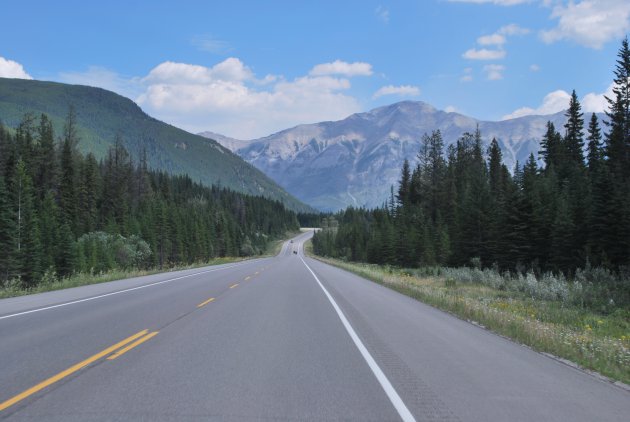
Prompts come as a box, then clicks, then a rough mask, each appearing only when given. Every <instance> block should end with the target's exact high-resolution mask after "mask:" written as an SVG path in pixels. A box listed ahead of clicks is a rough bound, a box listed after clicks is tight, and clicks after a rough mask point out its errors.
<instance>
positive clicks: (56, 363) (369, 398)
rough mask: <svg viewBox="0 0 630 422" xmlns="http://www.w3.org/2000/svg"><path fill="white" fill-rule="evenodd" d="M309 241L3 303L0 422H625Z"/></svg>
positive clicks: (590, 395) (520, 350)
mask: <svg viewBox="0 0 630 422" xmlns="http://www.w3.org/2000/svg"><path fill="white" fill-rule="evenodd" d="M310 236H311V233H310V232H309V233H305V234H302V235H300V236H298V237H296V238H294V239H293V242H292V243H289V242H287V243H285V244H284V246H283V248H282V250H281V252H280V254H279V255H278V256H276V257H274V258H263V259H255V260H250V261H244V262H240V263H236V264H226V265H218V266H213V267H206V268H199V269H194V270H185V271H178V272H170V273H162V274H155V275H151V276H145V277H138V278H133V279H127V280H120V281H115V282H111V283H103V284H98V285H92V286H84V287H78V288H74V289H68V290H62V291H55V292H49V293H42V294H37V295H32V296H24V297H18V298H11V299H3V300H0V362H1V364H0V420H4V419H6V420H16V421H17V420H46V421H105V420H107V421H111V420H120V421H128V420H146V421H186V420H221V421H224V420H227V421H232V420H234V421H247V420H264V421H270V420H272V421H273V420H281V421H288V420H289V421H292V420H296V421H304V420H326V421H334V420H356V421H390V420H391V421H396V420H406V421H411V420H417V421H424V420H431V421H433V420H435V421H484V422H485V421H622V420H624V421H625V420H627V417H628V415H630V393H628V392H627V391H625V390H623V389H621V388H619V387H617V386H615V385H612V384H610V383H608V382H606V381H603V380H600V379H598V378H595V377H593V376H591V375H588V374H586V373H584V372H581V371H579V370H576V369H574V368H571V367H569V366H566V365H564V364H562V363H560V362H557V361H555V360H553V359H550V358H548V357H546V356H543V355H541V354H539V353H536V352H534V351H532V350H530V349H528V348H526V347H523V346H520V345H518V344H515V343H513V342H511V341H509V340H506V339H504V338H502V337H499V336H496V335H494V334H492V333H489V332H488V331H486V330H483V329H482V328H480V327H477V326H474V325H472V324H469V323H467V322H465V321H461V320H459V319H457V318H455V317H453V316H451V315H449V314H447V313H444V312H442V311H439V310H436V309H434V308H432V307H430V306H427V305H424V304H422V303H420V302H418V301H416V300H413V299H411V298H408V297H406V296H404V295H401V294H399V293H397V292H394V291H392V290H389V289H387V288H385V287H383V286H380V285H378V284H375V283H372V282H370V281H367V280H364V279H362V278H360V277H357V276H355V275H353V274H350V273H347V272H345V271H342V270H340V269H337V268H334V267H331V266H329V265H327V264H324V263H321V262H319V261H316V260H313V259H310V258H307V257H305V256H304V254H303V250H302V248H303V242H304V241H305V240H307V239H308V238H309V237H310ZM294 252H296V253H294Z"/></svg>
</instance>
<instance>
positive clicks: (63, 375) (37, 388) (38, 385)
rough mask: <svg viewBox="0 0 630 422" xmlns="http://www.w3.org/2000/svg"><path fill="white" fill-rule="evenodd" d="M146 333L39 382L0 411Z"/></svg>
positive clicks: (8, 402) (0, 407) (140, 333)
mask: <svg viewBox="0 0 630 422" xmlns="http://www.w3.org/2000/svg"><path fill="white" fill-rule="evenodd" d="M147 332H148V330H142V331H140V332H139V333H136V334H134V335H132V336H130V337H127V338H126V339H124V340H123V341H121V342H118V343H116V344H114V345H113V346H110V347H108V348H107V349H105V350H103V351H102V352H99V353H97V354H95V355H94V356H92V357H89V358H87V359H86V360H84V361H82V362H79V363H77V364H76V365H74V366H71V367H70V368H68V369H66V370H65V371H62V372H60V373H58V374H57V375H54V376H52V377H50V378H48V379H47V380H45V381H42V382H40V383H39V384H37V385H36V386H34V387H31V388H29V389H28V390H26V391H24V392H22V393H20V394H18V395H17V396H15V397H13V398H10V399H9V400H7V401H5V402H4V403H0V411H2V410H4V409H6V408H8V407H10V406H13V405H14V404H15V403H18V402H20V401H22V400H24V399H25V398H27V397H29V396H31V395H33V394H35V393H37V392H38V391H41V390H43V389H44V388H46V387H48V386H49V385H52V384H54V383H56V382H57V381H59V380H61V379H63V378H65V377H67V376H69V375H72V374H74V373H75V372H77V371H78V370H80V369H82V368H85V367H86V366H88V365H89V364H91V363H92V362H95V361H97V360H99V359H100V358H102V357H103V356H107V355H109V354H110V353H112V352H113V351H115V350H117V349H119V348H121V347H123V346H124V345H125V344H127V343H130V342H132V341H134V340H135V339H137V338H138V337H142V336H143V335H145V334H146V333H147Z"/></svg>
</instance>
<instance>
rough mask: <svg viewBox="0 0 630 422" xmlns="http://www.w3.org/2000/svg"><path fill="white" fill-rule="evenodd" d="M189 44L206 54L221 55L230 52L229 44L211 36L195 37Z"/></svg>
mask: <svg viewBox="0 0 630 422" xmlns="http://www.w3.org/2000/svg"><path fill="white" fill-rule="evenodd" d="M190 43H191V44H192V45H194V46H195V47H197V48H198V49H199V50H201V51H207V52H208V53H214V54H222V53H226V52H228V51H231V50H232V46H231V45H230V43H228V42H227V41H223V40H219V39H216V38H214V37H213V36H212V35H197V36H195V37H193V38H192V40H190Z"/></svg>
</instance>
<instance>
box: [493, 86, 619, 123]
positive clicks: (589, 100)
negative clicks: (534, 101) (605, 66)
mask: <svg viewBox="0 0 630 422" xmlns="http://www.w3.org/2000/svg"><path fill="white" fill-rule="evenodd" d="M613 87H614V84H611V85H610V86H608V88H607V89H606V91H605V92H602V93H595V92H590V93H588V94H586V95H585V96H584V97H582V99H581V100H580V104H581V106H582V112H584V113H603V112H604V111H606V110H607V109H608V101H606V97H608V98H612V96H613ZM570 99H571V94H569V93H568V92H566V91H564V90H562V89H559V90H556V91H553V92H550V93H549V94H547V95H545V98H543V101H542V104H541V105H540V106H538V107H537V108H531V107H521V108H519V109H517V110H514V111H513V112H512V113H510V114H507V115H505V116H503V118H502V120H507V119H514V118H516V117H522V116H529V115H544V114H553V113H558V112H559V111H563V110H566V109H567V108H568V107H569V100H570Z"/></svg>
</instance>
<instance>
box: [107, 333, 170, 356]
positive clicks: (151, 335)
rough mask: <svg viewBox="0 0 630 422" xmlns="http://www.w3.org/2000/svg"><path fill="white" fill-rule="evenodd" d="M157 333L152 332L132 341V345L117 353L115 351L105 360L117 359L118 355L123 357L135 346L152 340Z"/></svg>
mask: <svg viewBox="0 0 630 422" xmlns="http://www.w3.org/2000/svg"><path fill="white" fill-rule="evenodd" d="M157 333H159V331H154V332H152V333H149V334H147V335H146V336H144V337H142V338H139V339H138V340H136V341H134V342H133V343H131V344H130V345H129V346H127V347H124V348H122V349H120V350H119V351H117V352H116V353H114V354H113V355H111V356H109V357H108V358H107V360H114V359H116V358H117V357H119V356H120V355H124V354H125V353H127V352H128V351H130V350H131V349H133V348H134V347H136V346H139V345H141V344H142V343H144V342H145V341H147V340H149V339H151V338H153V337H154V336H156V335H157Z"/></svg>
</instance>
